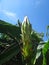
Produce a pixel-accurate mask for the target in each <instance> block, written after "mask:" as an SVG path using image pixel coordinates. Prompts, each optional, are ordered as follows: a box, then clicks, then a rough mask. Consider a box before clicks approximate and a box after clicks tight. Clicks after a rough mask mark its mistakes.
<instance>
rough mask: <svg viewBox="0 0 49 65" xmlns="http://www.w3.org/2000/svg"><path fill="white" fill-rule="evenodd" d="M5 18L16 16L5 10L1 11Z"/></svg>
mask: <svg viewBox="0 0 49 65" xmlns="http://www.w3.org/2000/svg"><path fill="white" fill-rule="evenodd" d="M2 12H3V13H4V14H5V15H6V16H7V17H16V14H15V13H13V12H10V11H7V10H2Z"/></svg>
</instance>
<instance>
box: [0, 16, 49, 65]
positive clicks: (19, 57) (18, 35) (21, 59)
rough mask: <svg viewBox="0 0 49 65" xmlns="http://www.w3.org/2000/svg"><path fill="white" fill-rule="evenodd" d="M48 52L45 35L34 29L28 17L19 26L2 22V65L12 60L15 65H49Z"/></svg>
mask: <svg viewBox="0 0 49 65" xmlns="http://www.w3.org/2000/svg"><path fill="white" fill-rule="evenodd" d="M48 29H49V26H48V27H47V30H48ZM47 37H48V31H47ZM48 40H49V39H48ZM48 50H49V41H47V42H44V41H43V33H37V32H36V31H34V30H33V29H32V26H31V24H30V21H29V20H28V18H27V16H26V17H25V18H24V21H23V22H22V23H20V21H19V20H18V24H17V25H12V24H10V23H7V22H5V21H2V20H0V65H2V64H3V65H4V64H5V65H6V63H7V62H9V61H10V60H11V59H12V63H13V62H14V63H15V65H19V64H20V65H39V64H40V65H48V63H47V58H48V56H49V53H48V54H47V52H48ZM8 65H10V64H8ZM11 65H12V64H11ZM13 65H14V64H13Z"/></svg>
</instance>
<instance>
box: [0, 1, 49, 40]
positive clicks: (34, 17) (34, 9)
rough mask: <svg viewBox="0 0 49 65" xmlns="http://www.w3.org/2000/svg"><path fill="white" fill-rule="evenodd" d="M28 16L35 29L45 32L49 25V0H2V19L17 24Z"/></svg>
mask: <svg viewBox="0 0 49 65" xmlns="http://www.w3.org/2000/svg"><path fill="white" fill-rule="evenodd" d="M24 16H28V18H29V20H30V22H31V24H32V27H33V29H35V30H36V31H37V32H44V33H45V37H44V40H46V26H47V25H49V0H0V19H1V20H5V21H7V22H9V23H12V24H16V23H17V20H18V19H20V21H23V19H24Z"/></svg>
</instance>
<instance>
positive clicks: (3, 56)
mask: <svg viewBox="0 0 49 65" xmlns="http://www.w3.org/2000/svg"><path fill="white" fill-rule="evenodd" d="M19 51H20V47H19V45H18V44H16V43H14V44H12V45H11V46H10V47H9V48H7V49H5V50H4V51H2V52H1V53H0V65H1V64H3V63H5V62H6V61H8V60H10V59H11V58H12V57H13V56H15V55H17V54H18V53H19Z"/></svg>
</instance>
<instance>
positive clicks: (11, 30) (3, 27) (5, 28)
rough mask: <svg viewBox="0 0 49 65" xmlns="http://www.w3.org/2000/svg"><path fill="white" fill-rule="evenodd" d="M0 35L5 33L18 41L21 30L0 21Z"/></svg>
mask: <svg viewBox="0 0 49 65" xmlns="http://www.w3.org/2000/svg"><path fill="white" fill-rule="evenodd" d="M0 33H6V34H8V35H10V36H12V37H14V38H15V39H17V40H19V39H20V33H21V29H20V27H18V26H15V25H12V24H9V23H7V22H4V21H2V20H0Z"/></svg>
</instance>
